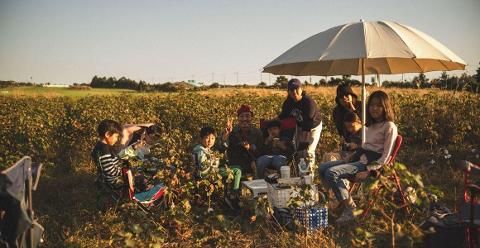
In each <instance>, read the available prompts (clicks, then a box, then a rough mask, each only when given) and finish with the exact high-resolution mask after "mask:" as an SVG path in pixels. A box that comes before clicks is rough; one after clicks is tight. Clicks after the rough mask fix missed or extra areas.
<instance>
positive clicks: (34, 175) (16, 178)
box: [0, 156, 44, 248]
mask: <svg viewBox="0 0 480 248" xmlns="http://www.w3.org/2000/svg"><path fill="white" fill-rule="evenodd" d="M41 169H42V164H38V163H32V160H31V158H30V157H27V156H25V157H23V158H22V159H21V160H19V161H18V162H16V163H15V164H14V165H13V166H11V167H9V168H7V169H6V170H4V171H2V172H1V173H0V202H1V203H2V204H0V212H1V211H4V212H3V214H1V213H0V246H1V247H3V245H6V246H7V247H32V248H33V247H37V246H38V245H39V244H40V243H41V238H42V235H43V232H44V228H43V227H42V226H41V225H40V224H39V223H38V222H37V218H36V216H35V215H34V211H33V203H32V202H33V198H32V191H34V190H36V189H37V185H38V181H39V179H40V173H41Z"/></svg>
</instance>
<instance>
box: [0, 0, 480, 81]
mask: <svg viewBox="0 0 480 248" xmlns="http://www.w3.org/2000/svg"><path fill="white" fill-rule="evenodd" d="M360 19H365V20H367V21H373V20H392V21H397V22H400V23H403V24H406V25H409V26H412V27H415V28H417V29H419V30H421V31H423V32H425V33H427V34H429V35H430V36H432V37H433V38H435V39H437V40H438V41H440V42H441V43H443V44H444V45H446V46H447V47H448V48H450V49H451V50H452V51H453V52H455V53H456V54H457V55H459V56H460V57H461V58H463V59H464V60H465V61H466V62H467V64H468V66H467V73H469V74H473V73H475V70H476V68H478V66H479V65H478V63H479V61H480V1H479V0H413V1H412V0H401V1H400V0H399V1H392V0H374V1H366V0H352V1H346V0H334V1H279V0H272V1H261V0H258V1H247V0H242V1H207V0H205V1H193V0H191V1H183V0H175V1H173V0H172V1H120V0H98V1H90V0H81V1H68V0H58V1H53V0H44V1H34V0H22V1H18V0H0V35H1V38H0V80H15V81H23V82H26V81H32V82H38V83H45V82H51V83H61V84H70V83H82V82H90V80H91V78H92V77H93V76H94V75H99V76H115V77H117V78H118V77H121V76H125V77H128V78H131V79H134V80H145V81H147V82H165V81H181V80H188V79H195V80H196V81H204V82H205V83H207V84H209V83H211V82H212V78H213V80H214V81H216V82H220V83H223V82H224V81H225V82H227V83H235V82H236V74H235V73H236V72H237V73H238V80H239V82H240V83H251V84H253V83H255V84H257V83H258V82H259V81H260V79H261V78H262V79H263V81H265V82H267V83H268V82H269V80H271V82H272V83H273V81H274V76H271V77H269V74H263V75H262V73H260V72H261V69H262V67H263V66H264V65H266V64H267V63H269V62H270V61H271V60H273V59H274V58H276V57H277V56H279V55H280V54H281V53H283V52H284V51H286V50H287V49H289V48H290V47H292V46H293V45H295V44H297V43H298V42H300V41H302V40H304V39H306V38H308V37H310V36H311V35H314V34H316V33H319V32H322V31H324V30H326V29H328V28H330V27H333V26H337V25H341V24H344V23H348V22H355V21H358V20H360ZM459 73H462V72H457V74H459ZM409 76H411V75H407V77H409ZM427 76H437V74H427ZM385 77H386V76H385ZM398 77H399V76H397V78H398ZM387 78H388V77H387ZM305 79H306V77H305ZM314 79H316V78H314Z"/></svg>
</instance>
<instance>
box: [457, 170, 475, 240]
mask: <svg viewBox="0 0 480 248" xmlns="http://www.w3.org/2000/svg"><path fill="white" fill-rule="evenodd" d="M456 165H457V167H458V168H459V169H461V170H462V171H463V173H464V179H463V180H464V188H463V197H462V199H461V201H460V202H459V207H458V208H459V210H460V211H459V217H460V222H461V223H462V224H463V225H464V226H465V239H466V240H465V241H466V243H467V244H468V247H469V248H471V247H475V245H476V243H477V241H478V228H479V227H480V220H479V219H480V202H479V200H478V197H477V196H478V195H479V194H480V186H479V185H478V184H477V182H475V181H474V180H473V179H472V176H478V175H480V166H479V165H475V164H473V163H471V162H468V161H458V162H457V163H456Z"/></svg>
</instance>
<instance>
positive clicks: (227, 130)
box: [222, 117, 233, 142]
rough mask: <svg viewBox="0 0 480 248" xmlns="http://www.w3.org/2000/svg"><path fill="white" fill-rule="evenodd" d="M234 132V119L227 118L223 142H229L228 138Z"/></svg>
mask: <svg viewBox="0 0 480 248" xmlns="http://www.w3.org/2000/svg"><path fill="white" fill-rule="evenodd" d="M232 131H233V118H230V117H227V123H226V125H225V129H224V130H223V134H222V141H223V142H226V141H227V139H228V136H229V135H230V133H231V132H232Z"/></svg>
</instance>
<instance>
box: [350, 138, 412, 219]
mask: <svg viewBox="0 0 480 248" xmlns="http://www.w3.org/2000/svg"><path fill="white" fill-rule="evenodd" d="M402 142H403V137H402V136H401V135H398V136H397V139H396V140H395V145H394V148H393V151H392V154H391V155H390V158H389V159H388V161H387V163H386V164H385V165H384V166H389V167H391V168H392V171H393V173H392V175H390V176H389V177H388V179H390V180H393V181H394V182H395V186H396V188H397V190H398V192H399V194H400V198H401V199H400V200H401V202H402V205H401V206H400V207H401V208H405V210H406V211H407V212H408V213H409V212H410V208H409V206H408V205H409V203H408V200H407V197H406V196H405V192H404V190H403V188H402V185H401V184H400V177H399V176H398V173H397V172H396V171H395V169H394V168H393V166H394V164H395V159H396V157H397V154H398V151H399V150H400V147H401V146H402ZM380 173H381V172H380V171H376V173H375V174H376V176H377V177H378V176H380ZM351 183H352V186H351V187H350V189H349V191H350V193H352V192H353V191H354V190H356V189H358V188H359V187H360V183H361V182H355V181H353V180H352V181H351ZM383 187H385V185H379V186H377V188H376V189H375V190H374V191H373V192H372V195H371V196H370V197H369V198H370V200H369V202H368V204H367V208H366V209H365V211H364V212H363V213H362V215H361V216H360V218H364V217H366V216H367V215H368V214H369V213H370V210H371V209H372V206H373V203H374V202H375V200H376V198H377V195H378V193H379V191H380V190H381V189H382V188H383Z"/></svg>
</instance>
